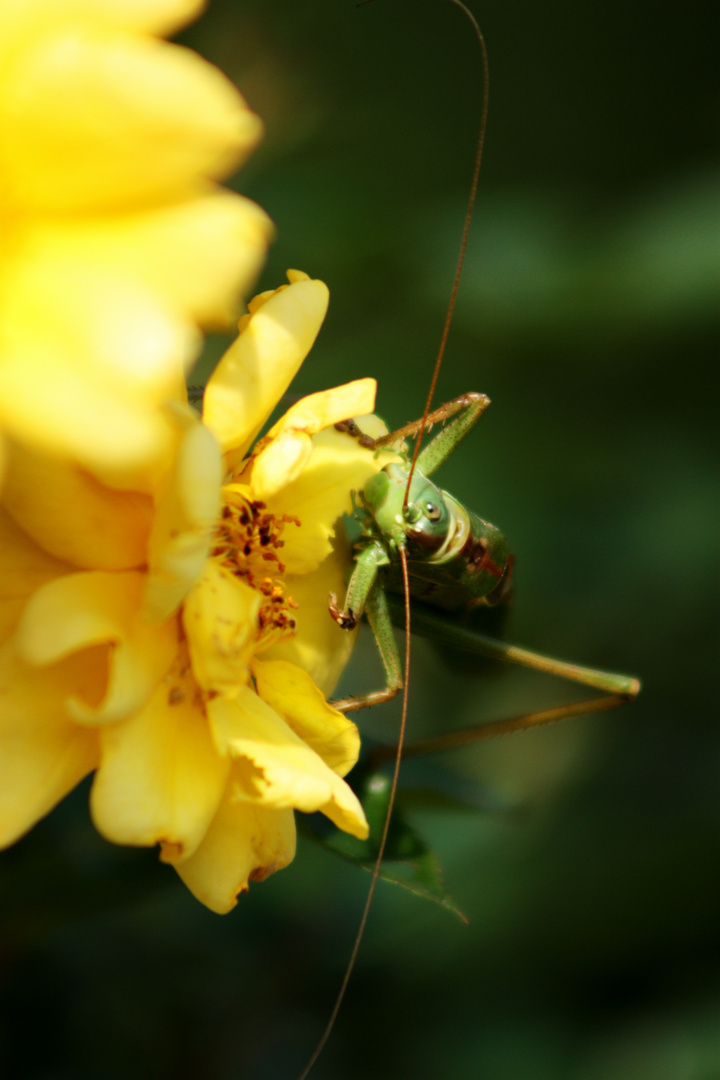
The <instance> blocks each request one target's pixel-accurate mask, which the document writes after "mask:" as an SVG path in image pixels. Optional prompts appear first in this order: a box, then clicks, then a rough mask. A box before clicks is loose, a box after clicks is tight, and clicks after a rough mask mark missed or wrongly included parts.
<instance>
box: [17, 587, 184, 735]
mask: <svg viewBox="0 0 720 1080" xmlns="http://www.w3.org/2000/svg"><path fill="white" fill-rule="evenodd" d="M142 587H143V575H142V574H138V573H122V574H110V573H103V572H101V571H97V572H92V571H89V572H87V573H84V574H69V575H68V576H66V577H63V578H58V579H57V580H56V581H52V582H49V583H48V584H47V585H44V586H43V587H42V588H40V589H38V590H37V592H36V593H34V595H33V596H32V598H31V599H30V601H29V602H28V604H27V606H26V607H25V610H24V611H23V613H22V616H21V619H20V623H19V625H18V629H17V633H16V637H15V642H16V647H17V650H18V653H19V655H20V656H21V657H22V658H23V659H24V660H25V661H26V662H27V663H29V664H34V665H36V666H38V667H39V666H46V665H48V664H52V663H55V662H56V661H58V660H61V659H63V658H64V657H66V656H68V655H70V654H71V653H74V652H78V651H79V650H82V649H87V648H89V647H90V646H93V645H106V646H108V647H109V649H108V685H107V692H106V694H105V696H104V698H103V700H102V701H101V702H100V703H99V704H98V705H95V704H93V703H90V702H87V701H84V700H83V699H81V698H79V697H72V698H69V699H68V701H67V702H66V703H65V707H66V710H67V712H68V715H70V716H72V717H73V719H75V720H76V721H78V722H79V723H85V724H97V723H110V722H113V721H116V720H120V719H123V718H124V717H126V716H129V715H130V714H131V713H133V712H134V711H135V710H136V709H140V708H142V707H143V706H144V705H145V703H146V702H147V700H148V698H149V697H150V695H151V694H152V693H153V691H154V690H155V687H156V686H157V684H158V682H159V681H160V679H161V678H162V676H163V675H164V674H165V673H166V672H167V670H168V668H169V667H170V665H171V663H172V660H173V657H174V655H175V652H176V649H177V629H176V627H175V624H174V623H172V622H170V623H164V624H162V625H160V626H148V625H147V624H145V623H144V622H141V621H140V620H139V619H138V617H137V612H138V609H139V605H140V597H141V590H142Z"/></svg>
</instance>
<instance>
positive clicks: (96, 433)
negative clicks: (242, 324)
mask: <svg viewBox="0 0 720 1080" xmlns="http://www.w3.org/2000/svg"><path fill="white" fill-rule="evenodd" d="M197 9H198V5H197V4H196V3H195V2H193V0H177V2H172V0H148V3H147V5H145V4H144V2H143V3H141V2H140V0H127V3H125V0H8V2H6V3H5V4H4V6H3V10H2V34H0V191H2V200H1V201H2V215H1V216H2V223H3V230H2V232H3V244H2V250H1V251H0V281H1V282H2V289H0V379H1V380H2V385H3V394H2V395H1V396H0V426H3V427H6V428H7V430H8V431H9V432H10V433H11V434H12V435H13V436H14V437H15V438H16V439H17V440H18V441H22V442H25V443H28V444H32V445H34V446H36V447H37V448H38V449H39V450H40V451H44V452H48V453H56V454H58V455H60V456H64V457H68V458H71V459H73V460H74V461H76V462H78V463H79V464H80V465H81V466H83V467H84V468H86V469H87V470H88V471H90V472H92V473H93V475H95V476H96V477H98V478H100V479H101V480H103V481H104V482H106V483H108V484H109V485H110V486H113V487H119V488H123V489H137V490H145V491H146V490H147V489H148V486H149V485H150V484H151V482H152V480H154V479H155V478H157V477H158V476H159V475H160V474H161V472H162V471H163V470H164V469H165V468H167V466H168V464H169V463H170V460H171V456H172V450H173V437H172V436H173V433H172V430H171V428H169V427H168V425H167V422H166V418H165V415H164V407H165V403H166V402H167V401H168V400H175V399H178V398H180V399H181V398H182V396H183V394H184V375H185V373H186V372H187V370H188V368H189V367H190V365H191V364H192V363H193V362H194V360H195V359H196V357H197V355H198V353H199V351H200V345H201V336H200V327H201V326H202V327H206V326H209V325H212V326H218V327H219V326H222V327H226V326H227V325H228V323H229V321H230V318H231V316H234V314H235V311H236V308H237V304H238V301H239V299H240V293H241V291H244V290H245V289H246V288H247V287H248V285H249V283H250V281H251V279H252V278H253V277H254V276H255V274H256V273H257V270H258V268H259V265H260V262H261V260H262V258H263V256H264V252H265V249H266V246H267V242H268V238H269V234H270V229H271V227H270V223H269V221H268V219H267V217H266V216H265V215H264V214H263V213H262V211H260V210H259V209H258V208H257V207H255V206H254V205H253V204H252V203H250V202H248V200H246V199H242V198H241V197H240V196H238V195H235V194H233V193H231V192H227V191H221V190H220V189H218V188H216V186H215V183H214V181H215V180H216V179H217V178H219V177H220V176H222V175H224V174H225V173H226V172H228V171H229V170H230V169H231V168H232V167H233V166H235V165H237V164H238V163H239V161H240V160H242V158H243V157H245V156H246V155H247V154H248V153H249V152H250V150H251V149H252V148H253V146H254V145H255V143H256V142H257V139H258V138H259V136H260V134H261V129H262V125H261V123H260V121H259V120H258V118H257V117H256V116H254V115H253V114H252V112H250V110H249V109H248V108H247V105H246V104H245V102H244V101H243V99H242V97H241V96H240V95H239V94H238V93H237V91H236V90H235V88H234V87H233V86H232V84H231V83H230V82H229V81H228V80H227V79H226V78H225V77H224V76H223V75H222V74H221V73H220V72H219V71H218V70H217V69H216V68H214V67H213V66H212V65H210V64H207V63H206V62H205V61H203V60H201V59H200V57H198V56H196V55H195V54H194V53H192V52H191V51H190V50H188V49H185V48H183V47H181V46H178V45H170V44H168V43H167V42H164V41H161V40H158V39H155V38H153V37H151V36H149V34H148V31H152V30H156V31H157V30H163V29H165V28H173V27H176V26H179V25H181V24H182V23H183V22H184V21H186V20H187V18H189V17H190V16H191V15H193V14H195V13H196V11H197Z"/></svg>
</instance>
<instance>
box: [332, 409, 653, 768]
mask: <svg viewBox="0 0 720 1080" xmlns="http://www.w3.org/2000/svg"><path fill="white" fill-rule="evenodd" d="M489 404H490V400H489V398H487V397H486V396H485V395H484V394H477V393H470V394H465V395H464V396H463V397H460V398H457V399H455V400H454V401H451V402H448V403H447V404H446V405H443V406H442V407H441V408H439V409H437V410H435V412H433V413H430V414H428V415H427V416H426V419H425V420H418V421H416V422H414V423H411V424H408V425H406V426H405V427H403V428H400V429H399V430H398V431H394V432H391V433H390V434H389V435H385V436H383V437H382V438H380V439H377V440H373V441H372V445H373V446H376V447H381V446H395V445H396V444H397V443H398V442H399V441H400V440H403V439H405V438H406V437H408V436H417V435H418V433H419V432H420V429H421V428H422V427H424V426H429V425H431V424H434V423H437V422H440V421H441V422H443V423H445V422H446V421H448V422H447V424H446V426H445V427H444V428H443V430H441V431H440V433H439V434H438V435H436V436H435V438H434V439H433V440H432V442H430V443H428V445H427V446H426V447H425V448H424V449H423V450H422V451H420V452H419V453H418V454H417V456H416V457H415V458H414V460H413V461H412V462H411V461H408V460H405V461H404V462H403V463H401V464H389V465H386V466H385V467H384V469H383V470H382V471H381V472H379V473H377V474H376V475H375V476H374V477H373V479H372V480H371V481H370V482H369V483H368V484H367V486H366V488H365V490H364V491H362V492H360V495H359V502H360V504H361V508H362V509H361V510H359V514H358V516H359V518H360V522H361V526H362V538H361V540H360V541H359V543H358V545H357V553H356V556H355V566H354V569H353V571H352V575H351V577H350V582H349V584H348V589H347V594H346V597H345V603H344V606H343V607H342V608H339V607H338V605H337V597H336V596H334V595H331V597H330V600H329V609H330V613H331V615H332V616H333V618H334V619H335V620H336V622H337V623H338V625H339V626H340V627H341V628H342V629H345V630H350V629H352V628H353V627H354V626H356V624H357V622H358V621H359V619H360V618H362V616H363V614H365V615H366V617H367V620H368V622H369V623H370V626H371V628H372V631H373V635H374V637H375V640H376V642H377V645H378V649H379V652H380V657H381V659H382V662H383V667H384V669H385V676H386V682H387V685H386V687H385V688H384V689H382V690H377V691H374V692H371V693H368V694H362V695H358V696H357V697H352V698H346V699H344V700H342V701H338V702H335V707H336V708H338V709H340V710H341V711H344V712H349V711H351V710H354V709H360V708H363V707H364V706H367V705H375V704H378V703H379V702H382V701H387V700H389V699H390V698H392V697H394V696H395V695H396V694H397V693H398V692H399V691H400V690H402V689H403V685H404V679H403V670H402V664H401V660H400V655H399V653H398V649H397V645H396V643H395V638H394V635H393V624H399V625H401V619H400V616H401V614H402V612H401V610H400V609H399V607H398V604H397V601H395V603H393V599H392V598H394V597H397V596H399V595H402V594H403V592H404V580H403V575H402V574H401V573H400V565H401V564H400V558H401V552H402V553H403V555H404V557H405V559H406V562H407V570H408V574H407V577H408V586H409V596H410V598H411V599H412V604H413V608H412V621H413V629H415V630H417V631H419V632H420V633H423V632H425V633H428V634H433V633H435V634H437V635H438V636H439V637H441V639H442V640H444V641H446V642H447V643H448V644H451V645H454V646H455V647H457V648H460V649H464V650H467V651H470V652H476V653H478V654H481V655H485V656H490V657H492V658H494V659H500V660H506V661H509V662H511V663H517V664H522V665H524V666H526V667H531V668H535V669H537V670H540V671H545V672H547V673H549V674H551V675H557V676H560V677H561V678H565V679H569V680H571V681H573V682H577V683H582V684H584V685H586V686H591V687H594V688H596V689H598V690H602V691H603V692H604V693H605V695H607V696H605V697H602V698H594V699H592V700H591V701H586V702H582V703H574V704H571V705H566V706H562V707H560V708H559V709H550V710H546V711H545V712H544V713H533V714H530V715H528V716H523V717H518V718H517V719H516V720H514V721H501V722H500V723H499V724H486V725H483V726H482V727H480V728H475V729H472V732H466V733H464V734H463V733H460V734H459V735H458V736H450V737H449V741H447V745H457V743H458V741H464V742H469V741H471V739H473V738H474V739H477V738H487V737H489V736H490V735H496V734H501V733H504V732H506V731H511V730H520V729H522V728H527V727H531V726H537V725H539V724H542V723H550V722H553V721H556V720H561V719H564V718H565V717H569V716H578V715H582V713H583V712H595V711H599V710H600V709H606V708H610V707H612V706H613V705H619V704H622V703H623V702H625V701H630V700H632V699H633V698H634V697H635V696H636V695H637V693H638V692H639V690H640V683H639V681H638V680H637V679H635V678H631V677H629V676H626V675H615V674H611V673H609V672H604V671H599V670H596V669H594V668H585V667H580V666H578V665H576V664H568V663H565V662H563V661H561V660H556V659H554V658H553V657H550V656H544V655H543V654H541V653H536V652H533V651H531V650H528V649H521V648H518V647H517V646H513V645H508V644H506V643H505V642H503V641H498V640H495V639H493V638H489V637H487V636H485V635H484V634H481V633H479V632H478V631H476V630H475V629H472V628H471V627H469V626H467V625H464V624H463V620H464V619H466V617H467V616H468V615H469V614H470V613H471V612H472V611H473V610H474V609H476V608H478V607H492V606H494V605H497V604H502V603H503V602H506V601H507V600H508V599H509V596H510V590H511V579H512V571H513V562H514V559H513V555H512V554H511V552H510V547H509V544H508V541H507V539H506V538H505V536H504V534H503V533H502V532H501V531H500V529H498V528H497V527H496V526H495V525H492V524H490V522H488V521H484V520H483V519H482V518H480V517H478V515H477V514H475V513H473V512H472V511H471V510H468V509H466V508H465V507H464V506H462V505H461V503H459V502H458V501H457V499H455V498H454V497H453V496H452V495H450V494H449V493H448V492H447V491H443V490H442V489H441V488H439V487H437V485H436V484H434V483H433V482H432V480H431V479H430V477H431V476H433V475H434V473H435V472H436V470H437V469H439V468H440V466H441V465H442V464H443V463H444V462H445V461H446V460H447V459H448V457H449V456H450V454H451V453H452V452H453V451H454V450H455V449H456V447H457V446H458V445H459V444H460V443H461V442H462V440H463V439H464V438H465V436H466V435H467V434H468V433H469V432H470V431H471V430H472V429H473V427H474V426H475V424H476V423H477V422H478V420H479V419H480V417H481V416H482V414H483V413H484V412H485V410H486V408H487V407H488V405H489ZM351 433H354V432H352V431H351ZM363 439H364V441H366V442H367V437H366V436H363ZM447 739H448V737H441V738H440V739H438V740H436V743H435V745H436V748H441V747H442V746H443V745H444V744H445V742H446V740H447Z"/></svg>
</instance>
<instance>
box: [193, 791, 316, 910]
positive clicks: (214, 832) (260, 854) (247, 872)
mask: <svg viewBox="0 0 720 1080" xmlns="http://www.w3.org/2000/svg"><path fill="white" fill-rule="evenodd" d="M230 787H231V785H229V788H230ZM294 855H295V820H294V817H293V812H292V810H275V809H273V808H272V807H266V806H257V805H255V804H254V803H248V802H238V801H234V800H232V799H231V797H230V795H229V794H227V795H226V797H225V798H224V799H223V801H222V803H221V804H220V809H219V810H218V812H217V814H216V816H215V818H214V820H213V822H212V824H211V826H210V828H209V829H208V832H207V834H206V836H205V839H204V840H203V842H202V843H201V845H200V847H199V848H198V850H197V851H196V852H195V854H194V855H192V856H191V857H190V858H189V859H186V860H185V861H184V862H181V863H179V864H178V865H177V866H176V867H175V869H176V870H177V872H178V874H179V875H180V877H181V878H182V880H183V881H184V882H185V884H186V885H187V887H188V888H189V889H190V891H191V892H192V893H193V895H194V896H196V897H197V899H198V900H200V901H201V903H203V904H205V905H206V907H209V908H210V910H211V911H215V912H217V913H218V915H225V914H226V913H227V912H228V911H231V910H232V908H234V907H235V904H236V903H237V897H238V893H240V892H245V891H246V890H247V888H248V883H249V882H250V881H262V880H263V879H264V878H266V877H268V876H269V875H270V874H273V873H274V872H275V871H276V870H282V869H283V867H285V866H287V865H288V863H290V862H292V860H293V857H294Z"/></svg>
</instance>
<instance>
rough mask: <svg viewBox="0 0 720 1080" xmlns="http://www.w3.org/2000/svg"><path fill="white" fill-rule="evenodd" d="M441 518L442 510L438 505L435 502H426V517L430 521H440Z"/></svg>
mask: <svg viewBox="0 0 720 1080" xmlns="http://www.w3.org/2000/svg"><path fill="white" fill-rule="evenodd" d="M441 516H442V510H441V509H440V507H439V506H438V505H437V503H434V502H426V503H425V517H426V518H427V519H428V520H429V521H439V520H440V517H441Z"/></svg>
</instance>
